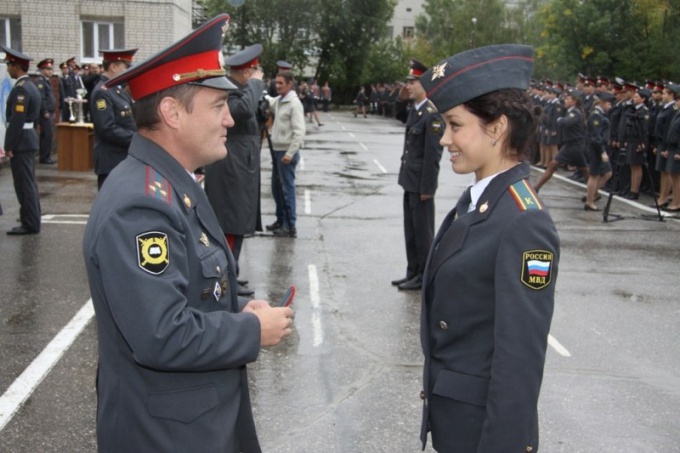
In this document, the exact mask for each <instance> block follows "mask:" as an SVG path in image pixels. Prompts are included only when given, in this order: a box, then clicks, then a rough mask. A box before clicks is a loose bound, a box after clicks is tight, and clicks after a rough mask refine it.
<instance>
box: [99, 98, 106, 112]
mask: <svg viewBox="0 0 680 453" xmlns="http://www.w3.org/2000/svg"><path fill="white" fill-rule="evenodd" d="M97 110H106V99H98V100H97Z"/></svg>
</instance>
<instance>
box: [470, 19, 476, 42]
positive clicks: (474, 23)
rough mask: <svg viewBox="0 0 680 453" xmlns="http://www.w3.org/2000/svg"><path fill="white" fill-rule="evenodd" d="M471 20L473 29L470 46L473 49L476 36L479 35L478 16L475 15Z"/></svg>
mask: <svg viewBox="0 0 680 453" xmlns="http://www.w3.org/2000/svg"><path fill="white" fill-rule="evenodd" d="M471 22H472V30H470V48H471V49H473V48H474V47H475V38H476V35H477V18H476V17H473V18H472V21H471Z"/></svg>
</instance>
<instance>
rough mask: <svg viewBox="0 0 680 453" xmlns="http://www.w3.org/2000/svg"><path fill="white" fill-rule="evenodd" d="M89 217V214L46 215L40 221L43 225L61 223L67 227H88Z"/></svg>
mask: <svg viewBox="0 0 680 453" xmlns="http://www.w3.org/2000/svg"><path fill="white" fill-rule="evenodd" d="M89 217H90V216H89V215H88V214H45V215H44V216H42V217H41V218H40V221H41V222H42V223H59V224H65V225H86V224H87V219H88V218H89ZM79 219H82V220H79Z"/></svg>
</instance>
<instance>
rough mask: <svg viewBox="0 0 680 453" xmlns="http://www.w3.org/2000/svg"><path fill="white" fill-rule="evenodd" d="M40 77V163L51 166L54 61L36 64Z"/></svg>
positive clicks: (38, 85) (48, 59) (54, 104)
mask: <svg viewBox="0 0 680 453" xmlns="http://www.w3.org/2000/svg"><path fill="white" fill-rule="evenodd" d="M38 69H39V70H40V75H39V76H38V81H37V83H36V86H37V87H38V90H39V91H40V97H41V98H42V104H41V108H40V122H39V124H40V163H41V164H48V165H52V164H54V163H55V162H54V161H53V160H52V156H51V154H52V147H53V144H54V111H55V110H56V108H57V101H56V98H55V96H54V90H53V89H52V73H53V72H54V60H53V59H51V58H47V59H45V60H43V61H41V62H40V63H38Z"/></svg>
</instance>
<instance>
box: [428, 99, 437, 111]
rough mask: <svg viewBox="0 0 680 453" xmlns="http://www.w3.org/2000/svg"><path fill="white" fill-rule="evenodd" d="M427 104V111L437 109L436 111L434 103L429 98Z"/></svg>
mask: <svg viewBox="0 0 680 453" xmlns="http://www.w3.org/2000/svg"><path fill="white" fill-rule="evenodd" d="M427 105H428V107H429V108H428V112H430V113H432V112H437V111H438V110H437V107H435V105H434V104H433V103H432V101H431V100H429V99H428V100H427ZM430 109H432V110H430Z"/></svg>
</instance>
